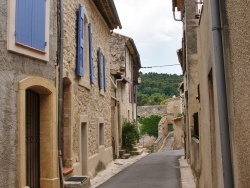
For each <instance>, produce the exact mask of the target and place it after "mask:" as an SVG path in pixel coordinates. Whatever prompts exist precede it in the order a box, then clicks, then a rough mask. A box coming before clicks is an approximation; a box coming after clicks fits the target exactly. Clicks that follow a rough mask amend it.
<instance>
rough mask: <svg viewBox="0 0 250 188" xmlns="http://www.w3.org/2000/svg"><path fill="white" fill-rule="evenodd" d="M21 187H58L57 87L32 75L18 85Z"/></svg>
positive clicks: (19, 172) (19, 171)
mask: <svg viewBox="0 0 250 188" xmlns="http://www.w3.org/2000/svg"><path fill="white" fill-rule="evenodd" d="M17 105H18V106H17V108H18V152H19V160H18V161H19V167H18V174H19V187H27V186H29V187H40V188H45V187H46V188H47V187H51V188H57V187H59V178H58V155H57V154H58V147H57V146H58V144H57V121H56V109H57V108H56V88H55V86H54V85H53V83H52V82H50V81H49V80H47V79H45V78H42V77H37V76H30V77H27V78H25V79H23V80H21V81H20V82H19V88H18V104H17Z"/></svg>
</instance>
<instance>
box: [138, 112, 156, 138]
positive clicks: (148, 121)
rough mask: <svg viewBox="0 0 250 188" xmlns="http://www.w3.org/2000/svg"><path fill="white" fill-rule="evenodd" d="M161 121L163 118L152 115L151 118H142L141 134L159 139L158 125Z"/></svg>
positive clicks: (140, 120)
mask: <svg viewBox="0 0 250 188" xmlns="http://www.w3.org/2000/svg"><path fill="white" fill-rule="evenodd" d="M160 120H161V116H158V115H151V116H150V117H141V118H140V119H139V122H140V124H141V127H140V130H141V134H142V135H145V134H148V135H149V136H154V137H156V138H157V137H158V124H159V122H160Z"/></svg>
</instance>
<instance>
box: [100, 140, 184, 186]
mask: <svg viewBox="0 0 250 188" xmlns="http://www.w3.org/2000/svg"><path fill="white" fill-rule="evenodd" d="M171 142H172V139H170V140H169V141H168V142H167V144H166V145H165V147H164V148H163V150H162V151H161V152H157V153H153V154H150V155H148V156H146V157H144V158H143V159H141V160H140V161H138V162H136V163H134V164H133V165H131V166H130V167H128V168H126V169H125V170H124V171H122V172H120V173H118V174H116V175H115V176H113V177H112V178H111V179H109V180H108V181H106V182H105V183H103V184H102V185H100V186H99V187H98V188H181V180H180V168H179V162H178V159H179V158H180V157H181V156H182V155H183V153H184V152H183V149H182V150H170V147H171Z"/></svg>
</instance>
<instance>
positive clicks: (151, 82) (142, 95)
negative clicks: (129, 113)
mask: <svg viewBox="0 0 250 188" xmlns="http://www.w3.org/2000/svg"><path fill="white" fill-rule="evenodd" d="M140 77H141V79H142V83H141V84H140V85H139V86H138V93H137V104H138V106H147V105H159V104H163V103H164V100H166V99H168V98H171V97H172V96H173V95H176V96H178V95H179V92H178V86H179V84H180V83H181V82H182V80H183V77H182V75H177V74H163V73H161V74H159V73H153V72H150V73H142V72H140Z"/></svg>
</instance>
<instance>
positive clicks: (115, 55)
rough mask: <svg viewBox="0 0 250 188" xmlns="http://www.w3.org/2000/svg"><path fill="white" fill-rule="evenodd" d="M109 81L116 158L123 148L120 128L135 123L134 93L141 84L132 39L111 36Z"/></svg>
mask: <svg viewBox="0 0 250 188" xmlns="http://www.w3.org/2000/svg"><path fill="white" fill-rule="evenodd" d="M109 43H110V58H111V67H110V80H111V83H112V85H111V98H112V101H111V116H112V120H111V122H112V123H111V125H112V126H111V127H112V128H111V131H112V138H113V149H114V151H113V153H114V156H115V157H116V158H118V157H119V149H121V146H122V125H123V124H124V123H125V122H134V123H136V122H137V105H136V102H137V101H136V96H137V95H136V92H137V85H138V84H140V79H139V69H140V68H141V61H140V56H139V53H138V51H137V48H136V46H135V43H134V40H133V39H132V38H130V37H127V36H124V35H121V34H118V33H112V35H111V38H110V42H109Z"/></svg>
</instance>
